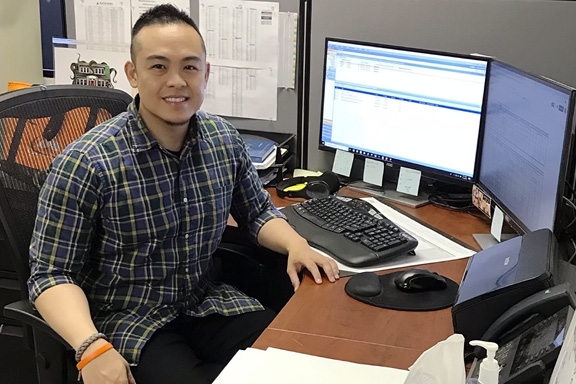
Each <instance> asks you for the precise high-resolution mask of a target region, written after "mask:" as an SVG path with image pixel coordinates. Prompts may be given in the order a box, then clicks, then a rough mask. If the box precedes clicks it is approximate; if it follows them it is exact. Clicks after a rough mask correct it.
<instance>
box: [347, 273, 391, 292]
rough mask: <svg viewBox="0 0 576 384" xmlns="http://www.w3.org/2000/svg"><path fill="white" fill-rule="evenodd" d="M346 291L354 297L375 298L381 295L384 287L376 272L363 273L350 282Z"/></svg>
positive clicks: (353, 277)
mask: <svg viewBox="0 0 576 384" xmlns="http://www.w3.org/2000/svg"><path fill="white" fill-rule="evenodd" d="M346 291H347V292H349V293H351V294H352V295H353V296H361V297H373V296H377V295H379V294H380V292H381V291H382V285H381V284H380V278H379V277H378V275H377V274H375V273H374V272H362V273H359V274H357V275H355V276H352V277H351V278H350V280H348V283H346Z"/></svg>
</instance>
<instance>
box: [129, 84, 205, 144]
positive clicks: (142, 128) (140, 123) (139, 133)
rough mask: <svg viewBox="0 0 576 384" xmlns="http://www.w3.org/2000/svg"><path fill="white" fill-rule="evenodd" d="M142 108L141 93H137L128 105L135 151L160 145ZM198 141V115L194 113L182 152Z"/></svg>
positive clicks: (130, 129)
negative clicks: (143, 114) (141, 110)
mask: <svg viewBox="0 0 576 384" xmlns="http://www.w3.org/2000/svg"><path fill="white" fill-rule="evenodd" d="M139 108H140V95H136V97H134V100H133V101H132V103H130V105H129V106H128V128H129V131H130V132H131V133H132V145H133V150H134V151H135V152H142V151H147V150H149V149H151V148H153V147H154V146H158V141H156V139H155V138H154V136H153V135H152V133H151V132H150V131H149V130H148V127H147V126H146V123H145V122H144V120H143V119H142V116H140V113H139ZM197 141H198V117H197V115H196V114H194V115H193V116H192V117H191V118H190V122H189V125H188V137H187V138H186V141H185V142H184V145H183V146H182V152H186V148H187V147H190V146H192V145H194V144H196V142H197Z"/></svg>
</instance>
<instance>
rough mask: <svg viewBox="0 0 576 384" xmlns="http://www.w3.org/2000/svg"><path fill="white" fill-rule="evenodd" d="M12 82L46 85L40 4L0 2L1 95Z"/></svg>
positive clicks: (25, 0)
mask: <svg viewBox="0 0 576 384" xmlns="http://www.w3.org/2000/svg"><path fill="white" fill-rule="evenodd" d="M8 81H22V82H25V83H34V84H38V83H43V81H44V80H43V78H42V45H41V42H40V2H39V1H38V0H17V1H15V0H0V93H3V92H6V91H7V90H8Z"/></svg>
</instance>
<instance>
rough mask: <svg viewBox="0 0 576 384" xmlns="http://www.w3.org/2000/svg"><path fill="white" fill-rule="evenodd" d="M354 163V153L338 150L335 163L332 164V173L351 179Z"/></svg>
mask: <svg viewBox="0 0 576 384" xmlns="http://www.w3.org/2000/svg"><path fill="white" fill-rule="evenodd" d="M353 162H354V154H353V153H352V152H346V151H342V150H340V149H337V150H336V155H335V156H334V163H333V164H332V172H334V173H337V174H339V175H342V176H346V177H349V176H350V172H351V171H352V163H353Z"/></svg>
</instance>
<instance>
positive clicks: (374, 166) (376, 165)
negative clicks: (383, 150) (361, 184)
mask: <svg viewBox="0 0 576 384" xmlns="http://www.w3.org/2000/svg"><path fill="white" fill-rule="evenodd" d="M383 177H384V163H383V162H381V161H378V160H373V159H366V160H365V161H364V176H363V180H364V181H365V182H366V183H370V184H374V185H379V186H382V178H383Z"/></svg>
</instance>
